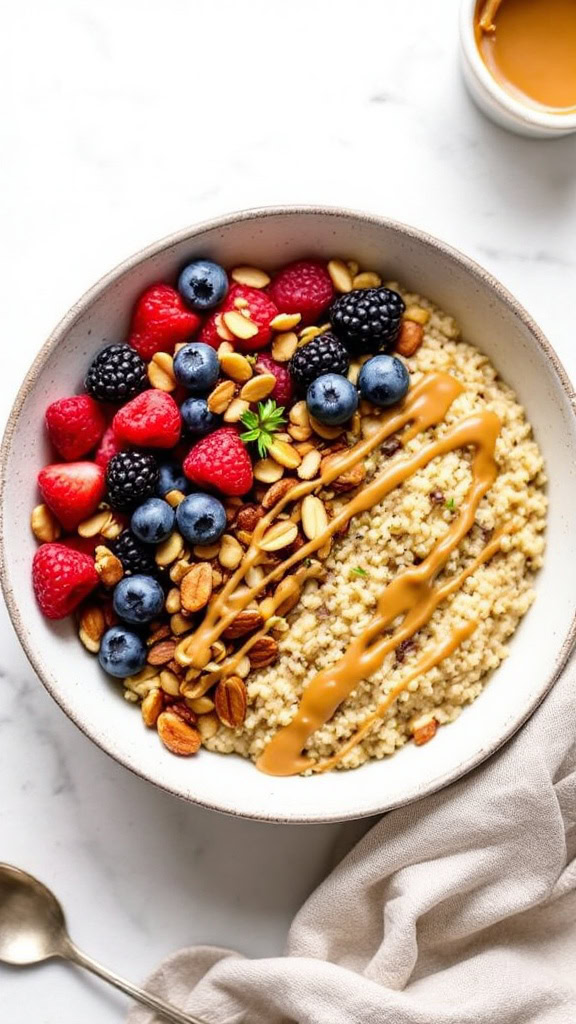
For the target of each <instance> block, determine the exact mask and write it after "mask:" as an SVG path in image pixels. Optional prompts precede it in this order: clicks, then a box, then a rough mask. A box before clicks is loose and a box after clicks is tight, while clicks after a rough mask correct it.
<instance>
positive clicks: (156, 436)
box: [112, 388, 182, 448]
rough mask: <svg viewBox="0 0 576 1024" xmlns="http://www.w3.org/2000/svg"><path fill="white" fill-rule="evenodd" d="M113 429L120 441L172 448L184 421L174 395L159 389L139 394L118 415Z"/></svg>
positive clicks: (143, 446)
mask: <svg viewBox="0 0 576 1024" xmlns="http://www.w3.org/2000/svg"><path fill="white" fill-rule="evenodd" d="M112 426H113V427H114V433H115V434H116V437H117V438H118V439H119V440H120V441H125V442H126V443H127V444H133V445H138V447H140V448H173V446H174V445H175V444H176V442H177V441H178V439H179V437H180V431H181V429H182V420H181V417H180V410H179V408H178V406H177V405H176V402H175V401H174V399H173V398H172V395H169V394H167V392H166V391H158V390H157V389H156V388H153V389H151V390H150V391H144V392H142V394H141V395H136V398H133V399H132V400H131V401H130V402H128V403H127V404H126V405H123V406H122V408H121V409H119V410H118V412H117V413H116V415H115V417H114V420H113V423H112Z"/></svg>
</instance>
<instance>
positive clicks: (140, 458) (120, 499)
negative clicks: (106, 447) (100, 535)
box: [106, 452, 158, 512]
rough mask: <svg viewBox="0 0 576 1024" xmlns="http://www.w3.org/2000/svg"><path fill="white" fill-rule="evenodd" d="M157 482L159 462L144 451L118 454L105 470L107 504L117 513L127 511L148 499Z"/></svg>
mask: <svg viewBox="0 0 576 1024" xmlns="http://www.w3.org/2000/svg"><path fill="white" fill-rule="evenodd" d="M157 483H158V463H157V462H156V459H155V458H154V456H153V455H150V454H148V453H145V452H118V455H114V456H113V457H112V458H111V459H110V462H109V463H108V466H107V467H106V488H107V490H108V501H109V502H110V504H111V505H112V508H115V509H118V511H119V512H130V511H131V510H132V509H134V508H136V506H137V505H140V504H141V503H142V502H143V501H145V500H146V498H150V497H151V496H152V495H153V494H154V491H155V489H156V484H157Z"/></svg>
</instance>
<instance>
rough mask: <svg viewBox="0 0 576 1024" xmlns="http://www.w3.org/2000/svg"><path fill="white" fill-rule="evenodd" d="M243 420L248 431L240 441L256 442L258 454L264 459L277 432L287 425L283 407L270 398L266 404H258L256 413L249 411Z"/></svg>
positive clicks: (242, 435) (243, 416)
mask: <svg viewBox="0 0 576 1024" xmlns="http://www.w3.org/2000/svg"><path fill="white" fill-rule="evenodd" d="M241 419H242V423H243V424H244V426H245V427H248V430H247V431H245V432H244V433H243V434H240V440H241V441H244V443H245V444H249V443H250V442H251V441H256V444H257V446H258V454H259V456H260V458H261V459H263V458H264V457H265V456H266V452H267V451H268V449H269V447H270V445H271V444H272V441H273V440H274V434H275V432H276V431H277V430H280V427H282V426H283V424H284V423H286V418H285V416H284V408H283V406H281V405H276V402H275V401H274V399H273V398H268V399H267V400H266V401H265V402H258V409H257V411H256V412H253V411H252V410H251V409H249V410H248V411H247V412H245V413H243V415H242V417H241Z"/></svg>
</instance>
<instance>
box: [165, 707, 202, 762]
mask: <svg viewBox="0 0 576 1024" xmlns="http://www.w3.org/2000/svg"><path fill="white" fill-rule="evenodd" d="M156 727H157V729H158V735H159V737H160V739H161V740H162V743H163V744H164V746H165V747H167V748H168V750H169V751H170V752H171V753H172V754H179V755H180V756H181V757H190V755H191V754H196V753H197V751H198V750H199V749H200V745H201V742H202V738H201V736H200V733H199V732H198V730H197V729H194V728H192V726H190V725H188V724H187V723H186V722H184V721H182V719H181V718H180V716H179V715H177V714H175V712H174V711H163V712H162V714H161V715H159V717H158V721H157V722H156Z"/></svg>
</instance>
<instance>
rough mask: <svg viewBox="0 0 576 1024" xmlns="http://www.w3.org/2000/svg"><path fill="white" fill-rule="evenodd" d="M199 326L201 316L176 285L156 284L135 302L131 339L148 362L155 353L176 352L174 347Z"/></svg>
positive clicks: (185, 339) (132, 343)
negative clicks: (189, 304) (174, 286)
mask: <svg viewBox="0 0 576 1024" xmlns="http://www.w3.org/2000/svg"><path fill="white" fill-rule="evenodd" d="M199 326H200V320H199V318H198V316H197V315H196V313H193V312H192V311H191V310H190V309H187V308H186V306H185V305H184V303H183V301H182V298H181V296H180V295H179V294H178V292H177V291H175V289H174V288H171V287H170V285H168V284H154V285H152V287H151V288H148V289H147V290H146V291H145V292H144V294H143V295H141V296H140V298H139V299H138V302H137V303H136V307H135V309H134V314H133V316H132V325H131V330H130V338H129V341H130V344H131V345H132V348H135V349H136V351H137V352H138V355H140V356H142V359H144V360H146V361H148V360H149V359H152V356H153V355H155V354H156V352H173V351H174V346H175V345H177V344H178V342H180V341H189V340H190V338H191V337H192V336H193V335H194V334H195V333H196V331H197V330H198V327H199Z"/></svg>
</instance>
